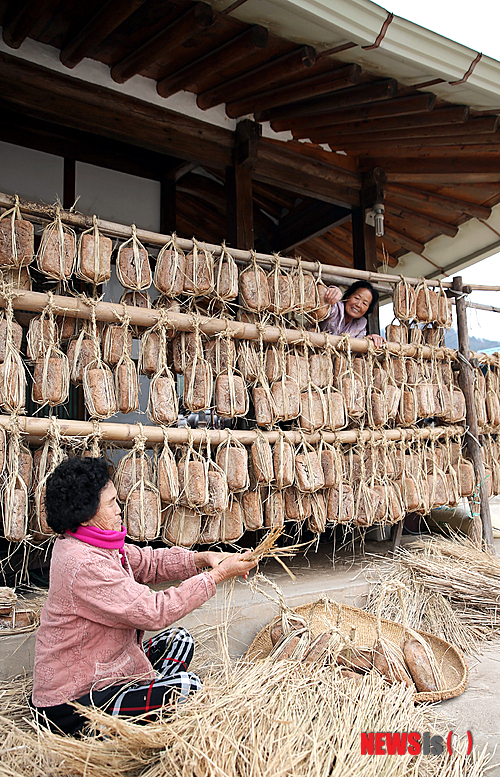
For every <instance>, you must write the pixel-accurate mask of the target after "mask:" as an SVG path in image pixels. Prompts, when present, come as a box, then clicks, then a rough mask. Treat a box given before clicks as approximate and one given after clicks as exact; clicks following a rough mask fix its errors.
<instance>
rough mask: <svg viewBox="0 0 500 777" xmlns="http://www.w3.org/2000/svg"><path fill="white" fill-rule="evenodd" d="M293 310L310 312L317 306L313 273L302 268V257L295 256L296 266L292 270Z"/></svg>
mask: <svg viewBox="0 0 500 777" xmlns="http://www.w3.org/2000/svg"><path fill="white" fill-rule="evenodd" d="M292 282H293V288H294V291H293V299H294V310H295V311H296V312H297V313H311V312H312V311H313V310H316V309H317V308H318V296H317V290H316V280H315V278H314V275H313V274H312V273H310V272H307V271H305V270H304V268H303V266H302V259H301V258H300V257H297V267H296V268H295V269H294V270H293V272H292Z"/></svg>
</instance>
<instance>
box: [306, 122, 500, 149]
mask: <svg viewBox="0 0 500 777" xmlns="http://www.w3.org/2000/svg"><path fill="white" fill-rule="evenodd" d="M499 121H500V117H498V116H484V117H483V118H480V119H469V121H467V122H466V123H465V124H458V125H456V126H454V125H452V124H444V125H441V124H440V125H439V126H414V127H410V128H407V129H386V130H379V131H374V130H372V127H371V126H369V127H368V128H367V130H366V131H365V132H363V133H362V132H358V133H349V132H345V133H344V132H342V133H340V132H338V133H333V134H332V135H328V136H326V134H325V133H324V130H321V131H320V132H316V130H313V131H312V132H311V134H310V138H311V140H312V141H313V142H325V143H328V144H329V145H330V146H334V147H335V148H344V146H345V147H350V148H351V147H352V148H365V147H366V148H373V147H374V146H375V147H377V148H378V147H379V144H382V146H381V147H382V148H384V147H385V146H384V143H389V142H391V144H392V145H394V144H395V143H399V142H401V141H405V142H406V141H407V140H410V141H411V142H412V145H413V144H415V145H417V143H419V142H420V143H423V144H424V145H426V144H429V143H432V142H433V141H434V140H436V139H437V138H439V139H440V142H442V143H443V144H444V143H446V142H450V143H452V142H453V143H454V142H455V141H456V142H457V143H461V142H464V139H470V140H471V142H473V140H472V139H473V138H476V137H477V138H478V142H480V143H483V142H485V141H484V140H483V135H494V133H496V131H497V129H498V123H499ZM325 137H326V140H322V139H324V138H325ZM495 140H496V141H497V142H500V135H498V133H497V136H496V137H495ZM486 142H487V141H486ZM406 145H410V144H406Z"/></svg>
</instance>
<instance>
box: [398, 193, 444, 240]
mask: <svg viewBox="0 0 500 777" xmlns="http://www.w3.org/2000/svg"><path fill="white" fill-rule="evenodd" d="M385 210H386V213H390V214H391V216H393V217H396V218H400V219H403V220H405V221H409V222H410V223H413V224H418V225H421V226H423V227H427V228H428V229H430V230H431V231H432V232H439V233H440V234H441V235H447V236H448V237H455V235H456V234H457V233H458V227H455V226H453V224H448V223H447V222H446V221H439V219H435V218H430V217H429V216H424V215H423V214H421V213H418V212H417V211H415V210H410V208H405V207H404V206H403V205H397V204H396V203H394V202H391V201H389V200H388V199H387V197H386V199H385ZM390 221H391V223H392V222H393V219H391V220H390ZM394 223H395V224H396V223H397V222H395V221H394Z"/></svg>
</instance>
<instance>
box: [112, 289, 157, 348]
mask: <svg viewBox="0 0 500 777" xmlns="http://www.w3.org/2000/svg"><path fill="white" fill-rule="evenodd" d="M119 302H120V304H121V305H129V306H130V307H132V308H150V307H151V297H150V296H149V294H148V292H147V291H125V292H124V293H123V294H122V295H121V297H120V299H119ZM146 328H147V327H145V326H138V325H137V324H134V326H133V327H132V332H133V333H134V337H140V336H141V334H142V333H143V332H145V331H146Z"/></svg>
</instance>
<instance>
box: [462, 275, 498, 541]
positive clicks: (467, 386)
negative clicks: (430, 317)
mask: <svg viewBox="0 0 500 777" xmlns="http://www.w3.org/2000/svg"><path fill="white" fill-rule="evenodd" d="M463 288H464V287H463V284H462V278H461V276H459V275H457V276H456V277H455V278H453V289H454V291H457V292H458V295H457V296H456V298H455V307H456V312H457V329H458V350H459V352H460V353H461V354H462V356H463V357H464V359H465V360H466V361H463V360H462V359H460V386H461V389H462V391H463V392H464V396H465V407H466V413H467V416H466V417H467V426H468V430H469V434H467V450H468V453H469V456H470V458H471V459H472V463H473V464H474V472H475V475H476V482H477V483H479V499H480V514H481V524H482V529H483V540H484V542H485V543H486V545H487V546H488V548H489V550H490V551H491V552H492V553H494V552H495V551H494V545H493V530H492V527H491V515H490V503H489V500H488V490H487V486H486V483H485V480H484V478H485V472H484V466H483V457H482V455H481V445H480V444H479V429H478V425H477V413H476V404H475V401H474V374H473V371H472V367H471V365H470V347H469V332H468V329H467V304H466V301H465V297H463V296H462V294H463Z"/></svg>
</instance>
